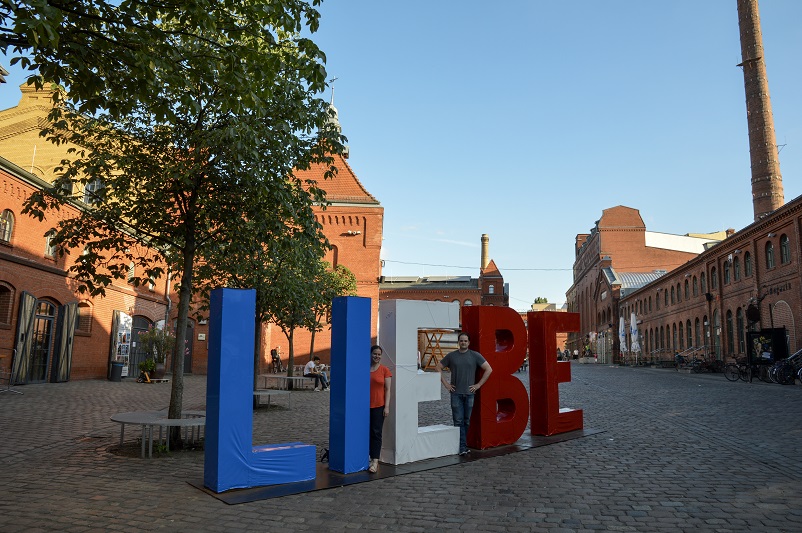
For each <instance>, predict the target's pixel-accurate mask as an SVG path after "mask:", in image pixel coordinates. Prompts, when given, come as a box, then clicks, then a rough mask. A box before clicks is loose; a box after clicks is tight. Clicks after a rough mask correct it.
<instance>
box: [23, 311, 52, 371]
mask: <svg viewBox="0 0 802 533" xmlns="http://www.w3.org/2000/svg"><path fill="white" fill-rule="evenodd" d="M55 316H56V306H54V305H53V304H51V303H48V302H44V301H39V302H38V303H37V306H36V320H35V321H34V326H33V350H31V364H30V366H29V368H28V379H27V380H26V383H45V382H47V368H48V365H49V364H50V350H51V347H52V346H53V320H54V319H55Z"/></svg>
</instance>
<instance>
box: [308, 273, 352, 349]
mask: <svg viewBox="0 0 802 533" xmlns="http://www.w3.org/2000/svg"><path fill="white" fill-rule="evenodd" d="M315 285H316V286H317V287H319V292H316V293H315V304H314V307H313V311H314V314H315V321H314V324H313V327H312V328H311V332H312V335H311V337H312V339H311V341H310V342H309V360H310V361H311V360H312V357H314V355H315V333H317V332H318V331H322V330H323V322H324V320H325V319H326V317H327V316H330V315H331V304H332V300H334V298H336V297H338V296H356V276H354V273H353V272H351V271H350V270H349V269H348V267H346V266H345V265H337V267H336V268H332V267H331V263H329V262H328V261H324V262H323V263H322V264H321V265H320V268H318V270H317V277H316V279H315Z"/></svg>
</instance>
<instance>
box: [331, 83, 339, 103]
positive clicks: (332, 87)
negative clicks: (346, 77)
mask: <svg viewBox="0 0 802 533" xmlns="http://www.w3.org/2000/svg"><path fill="white" fill-rule="evenodd" d="M338 79H339V78H336V77H334V78H332V79H330V80H329V85H331V102H329V104H330V105H334V82H335V81H337V80H338Z"/></svg>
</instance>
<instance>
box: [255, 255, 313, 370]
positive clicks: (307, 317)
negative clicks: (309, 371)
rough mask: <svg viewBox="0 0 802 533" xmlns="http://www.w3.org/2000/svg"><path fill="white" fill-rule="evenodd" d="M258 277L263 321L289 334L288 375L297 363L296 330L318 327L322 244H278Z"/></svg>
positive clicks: (258, 306)
mask: <svg viewBox="0 0 802 533" xmlns="http://www.w3.org/2000/svg"><path fill="white" fill-rule="evenodd" d="M275 250H276V251H278V252H279V254H280V255H278V256H274V257H272V258H271V259H272V260H271V261H270V262H269V263H267V264H266V265H265V269H264V270H263V271H262V273H260V275H259V278H260V280H258V281H257V283H256V286H257V310H258V314H259V315H260V318H261V320H262V321H263V322H268V321H269V322H273V323H274V324H276V325H277V326H278V327H279V328H280V329H281V331H282V333H284V336H285V337H287V341H288V343H289V354H288V362H287V375H288V376H292V375H293V371H294V368H293V367H294V364H295V331H296V330H297V329H298V328H303V329H309V330H312V329H314V328H315V324H316V317H315V306H316V305H317V303H318V301H319V299H320V292H321V290H322V288H323V287H322V286H321V285H320V284H319V283H316V282H315V281H316V280H317V279H319V277H320V271H321V270H322V269H323V268H324V265H323V263H322V261H321V258H322V251H323V249H322V248H312V247H307V246H297V245H293V246H290V247H286V248H284V247H276V249H275Z"/></svg>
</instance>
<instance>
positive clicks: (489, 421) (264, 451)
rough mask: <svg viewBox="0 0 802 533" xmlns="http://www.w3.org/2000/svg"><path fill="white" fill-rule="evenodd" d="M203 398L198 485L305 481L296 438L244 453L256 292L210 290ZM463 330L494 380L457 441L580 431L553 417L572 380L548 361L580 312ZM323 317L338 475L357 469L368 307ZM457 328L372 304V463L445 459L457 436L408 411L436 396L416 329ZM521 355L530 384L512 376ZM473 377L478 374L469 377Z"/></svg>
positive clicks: (305, 454) (309, 469) (447, 316)
mask: <svg viewBox="0 0 802 533" xmlns="http://www.w3.org/2000/svg"><path fill="white" fill-rule="evenodd" d="M210 303H211V311H210V331H209V333H210V335H209V337H210V338H209V340H210V349H209V366H208V369H209V373H208V376H207V398H206V418H207V425H206V443H205V463H204V485H205V486H207V487H209V488H210V489H212V490H214V491H215V492H222V491H226V490H229V489H233V488H240V487H255V486H260V485H272V484H280V483H291V482H298V481H308V480H312V479H314V478H315V447H314V446H312V445H309V444H304V443H301V442H290V443H283V444H274V445H262V446H252V445H251V442H252V434H253V426H252V423H253V410H252V393H251V390H252V387H253V347H254V345H253V342H254V320H253V318H254V315H255V303H256V297H255V291H253V290H236V289H216V290H214V291H212V294H211V302H210ZM462 312H463V328H462V329H463V331H466V332H468V333H469V334H470V336H471V348H472V349H474V350H477V351H479V352H481V353H482V355H484V356H485V358H487V360H488V361H489V363H490V366H491V367H492V368H493V372H492V373H491V374H490V378H489V379H488V380H487V382H486V383H485V384H484V386H483V387H482V388H481V389H479V392H478V397H477V401H476V402H475V407H474V410H473V415H472V417H471V426H470V431H469V433H468V444H469V445H470V446H471V447H474V448H482V449H483V448H490V447H495V446H501V445H505V444H513V443H515V442H516V441H517V440H518V439H519V438H520V437H521V435H523V432H524V431H525V429H526V424H527V421H528V420H529V415H530V413H531V429H530V431H531V433H532V434H533V435H554V434H557V433H565V432H568V431H572V430H578V429H582V411H581V410H571V409H560V406H559V391H558V385H559V383H564V382H567V381H570V380H571V366H570V363H569V362H558V361H557V360H556V358H555V357H554V352H555V351H556V347H557V341H556V334H557V333H558V332H572V331H577V330H578V329H579V315H577V314H574V313H549V312H538V313H529V314H528V315H527V323H528V329H529V331H528V335H527V328H526V326H525V325H524V323H523V320H522V319H521V318H520V316H519V315H518V313H516V312H515V311H513V310H512V309H510V308H505V307H490V306H476V307H464V308H463V309H462ZM332 314H333V317H332V364H333V378H334V379H333V381H334V384H335V387H334V389H333V390H334V392H332V393H331V416H330V436H329V440H330V446H331V464H330V467H331V468H332V469H334V470H338V471H340V472H342V473H350V472H356V471H360V470H365V469H366V468H367V442H368V430H367V411H368V371H367V369H368V363H369V361H370V359H369V352H370V350H369V348H370V300H369V299H367V298H358V297H344V298H336V299H335V301H334V306H333V313H332ZM431 327H434V328H446V329H454V330H456V329H458V328H459V305H458V304H453V303H442V302H420V301H409V300H385V301H382V302H380V303H379V331H380V344H382V345H383V348H384V358H383V361H382V363H383V364H385V365H387V366H389V367H390V368H391V370H392V372H393V381H392V387H393V393H392V400H391V402H390V416H389V417H388V419H387V421H386V422H385V426H384V442H383V447H382V452H381V460H382V461H383V462H386V463H391V464H403V463H408V462H412V461H420V460H423V459H428V458H432V457H441V456H444V455H453V454H456V453H457V451H458V447H459V429H458V428H456V427H453V426H450V425H435V426H426V427H418V403H419V402H421V401H427V400H439V399H440V398H441V395H442V386H441V384H440V380H439V375H438V374H437V373H433V372H419V371H418V369H417V362H418V353H417V350H418V345H417V339H418V328H431ZM527 346H528V348H529V365H530V366H529V368H530V372H529V388H530V397H529V398H527V395H526V388H525V387H524V385H523V383H521V381H520V380H519V379H518V378H517V377H516V376H514V375H513V374H514V373H515V371H516V370H517V369H518V368H519V367H520V366H521V363H523V361H524V358H525V356H526V348H527ZM478 378H479V376H478V375H477V379H478Z"/></svg>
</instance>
